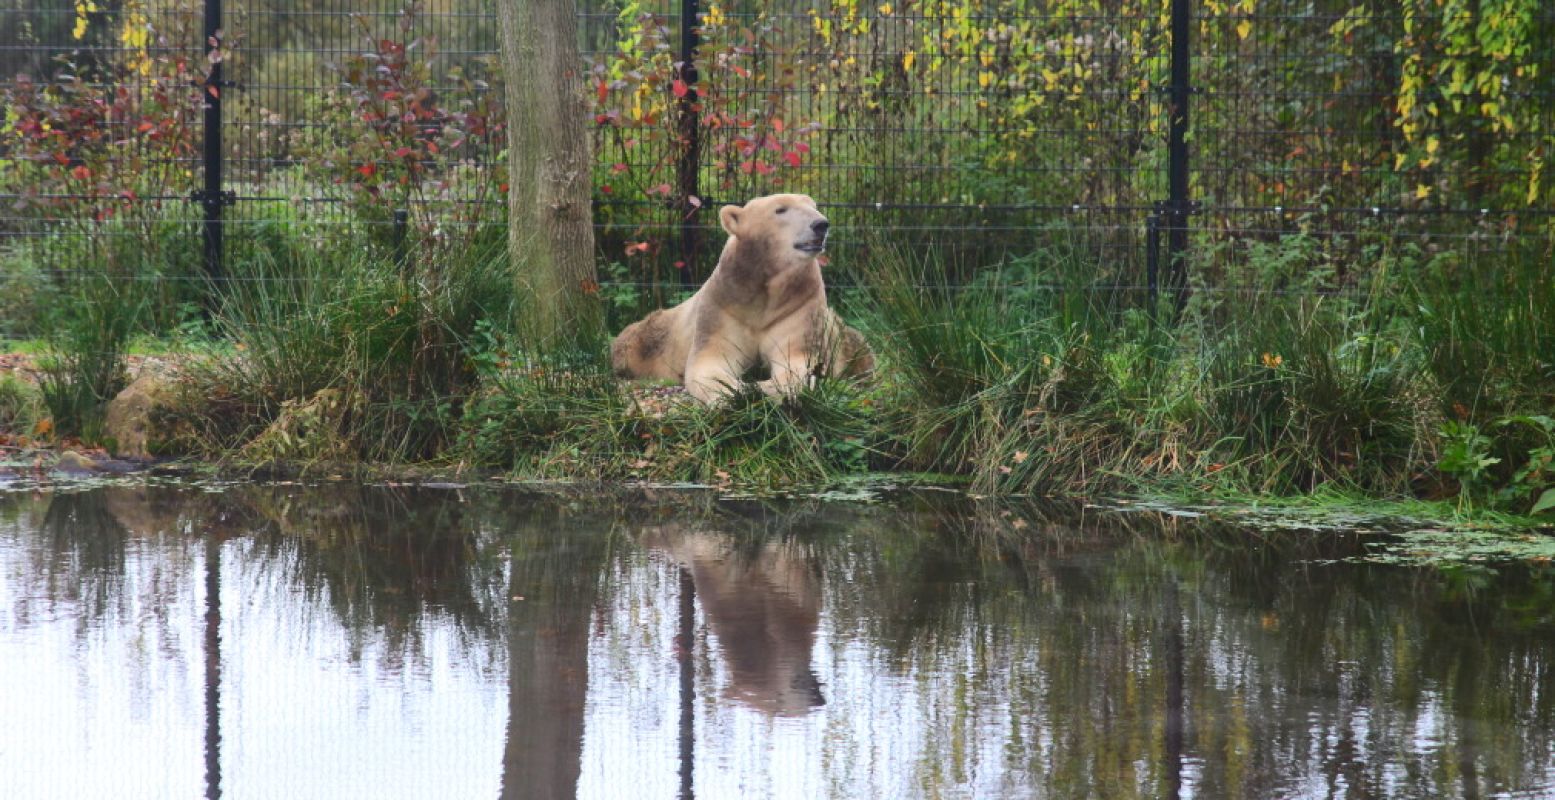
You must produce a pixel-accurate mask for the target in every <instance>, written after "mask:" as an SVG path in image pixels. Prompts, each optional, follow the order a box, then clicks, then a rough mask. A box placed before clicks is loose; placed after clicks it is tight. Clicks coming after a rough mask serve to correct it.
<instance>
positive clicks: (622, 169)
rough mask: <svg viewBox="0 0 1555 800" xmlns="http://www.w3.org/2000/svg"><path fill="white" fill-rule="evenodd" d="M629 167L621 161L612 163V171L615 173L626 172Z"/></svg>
mask: <svg viewBox="0 0 1555 800" xmlns="http://www.w3.org/2000/svg"><path fill="white" fill-rule="evenodd" d="M627 169H628V168H627V166H626V165H625V164H622V163H621V162H619V161H617V162H616V163H614V164H611V165H610V171H611V172H615V173H621V172H625V171H626V170H627Z"/></svg>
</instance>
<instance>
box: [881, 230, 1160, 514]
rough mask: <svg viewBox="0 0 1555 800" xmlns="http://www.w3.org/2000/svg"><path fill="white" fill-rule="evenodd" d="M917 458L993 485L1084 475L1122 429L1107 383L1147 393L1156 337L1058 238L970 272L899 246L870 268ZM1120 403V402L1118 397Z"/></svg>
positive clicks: (889, 372)
mask: <svg viewBox="0 0 1555 800" xmlns="http://www.w3.org/2000/svg"><path fill="white" fill-rule="evenodd" d="M862 272H863V274H864V278H865V283H866V285H867V287H868V291H869V300H868V302H867V304H866V306H867V312H866V313H867V317H868V322H867V325H868V326H869V327H871V328H873V329H874V330H876V331H878V332H879V333H880V335H879V336H877V337H876V338H877V341H880V342H882V343H883V344H884V345H885V346H884V352H883V353H882V354H881V362H882V365H883V366H882V370H881V371H882V374H883V375H885V376H887V377H886V380H887V383H888V386H890V387H892V388H889V389H888V390H887V391H888V392H889V398H890V399H889V400H888V403H889V405H890V407H892V408H895V409H898V410H899V414H900V415H901V417H902V418H901V419H900V424H901V425H902V426H903V428H904V430H905V434H904V438H905V440H906V448H905V449H906V454H905V456H906V457H905V462H906V463H907V464H909V465H911V466H913V467H914V468H917V469H925V470H931V471H936V472H948V473H955V474H968V475H971V476H972V477H973V479H974V486H976V487H977V488H978V489H979V490H986V491H1009V490H1012V488H1013V489H1015V490H1042V489H1053V488H1056V487H1060V486H1073V485H1075V484H1077V483H1084V482H1086V480H1087V476H1088V475H1090V474H1091V472H1092V471H1093V470H1094V469H1096V468H1097V467H1099V466H1101V462H1102V461H1103V460H1104V458H1103V455H1102V452H1103V451H1110V450H1112V449H1113V448H1115V447H1116V446H1117V445H1118V444H1119V443H1120V442H1121V441H1122V440H1121V438H1120V437H1119V436H1117V435H1116V434H1117V431H1116V430H1115V427H1116V426H1115V425H1114V421H1103V420H1102V419H1101V418H1100V416H1099V415H1098V414H1097V413H1096V412H1097V411H1099V410H1100V409H1101V408H1103V407H1105V406H1107V405H1108V404H1107V403H1106V402H1105V401H1106V393H1107V387H1108V386H1109V385H1112V384H1114V383H1115V384H1116V385H1117V386H1118V387H1119V388H1120V390H1121V391H1124V392H1136V391H1139V390H1140V389H1139V386H1138V384H1139V382H1140V381H1149V380H1151V378H1150V373H1151V372H1152V371H1153V367H1152V366H1151V363H1150V357H1149V355H1150V354H1149V352H1148V344H1149V338H1148V336H1142V337H1140V338H1139V339H1138V340H1136V341H1132V342H1130V343H1129V344H1128V346H1127V347H1122V348H1117V349H1114V348H1113V347H1112V346H1113V343H1114V340H1115V339H1116V335H1115V334H1116V331H1117V329H1118V328H1119V326H1122V325H1125V324H1127V323H1128V319H1134V321H1135V322H1137V319H1138V318H1139V315H1138V314H1135V315H1133V317H1132V318H1129V317H1128V315H1126V314H1125V313H1124V312H1123V311H1122V310H1121V305H1120V304H1119V302H1118V297H1117V292H1116V291H1115V290H1113V289H1112V288H1111V287H1110V286H1109V285H1108V283H1107V281H1106V280H1105V279H1100V280H1099V278H1101V276H1102V273H1100V272H1098V271H1097V270H1095V269H1094V265H1087V264H1085V263H1084V262H1083V260H1082V257H1081V256H1080V255H1079V254H1078V253H1077V252H1076V251H1075V250H1074V249H1072V248H1069V247H1065V246H1063V243H1062V242H1061V241H1060V242H1058V243H1057V244H1055V245H1053V246H1051V247H1049V248H1047V249H1044V250H1041V251H1038V252H1036V253H1033V254H1030V255H1028V256H1027V257H1025V258H1023V259H1020V260H1018V261H1016V262H1014V263H1010V264H1006V265H1003V267H1001V268H997V269H990V270H985V271H983V272H981V273H979V274H977V275H975V276H973V277H971V278H970V279H967V280H961V279H958V278H957V277H955V272H956V270H953V269H948V268H946V266H945V265H944V264H942V263H940V262H938V261H937V260H935V259H934V258H932V257H918V256H914V255H912V254H908V253H905V252H903V251H901V250H899V249H894V248H890V247H885V248H880V249H879V250H878V251H877V256H876V257H875V258H874V259H873V260H872V261H871V262H869V263H868V264H867V265H866V266H864V267H863V268H862ZM1114 405H1115V404H1114Z"/></svg>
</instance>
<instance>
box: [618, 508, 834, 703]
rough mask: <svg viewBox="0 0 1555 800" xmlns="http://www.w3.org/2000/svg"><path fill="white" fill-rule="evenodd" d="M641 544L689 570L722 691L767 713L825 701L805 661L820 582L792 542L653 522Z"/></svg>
mask: <svg viewBox="0 0 1555 800" xmlns="http://www.w3.org/2000/svg"><path fill="white" fill-rule="evenodd" d="M641 541H642V543H643V544H644V545H645V546H647V547H649V548H651V549H654V550H658V551H660V552H662V553H664V554H666V555H667V556H669V558H670V559H671V560H672V561H674V563H676V564H677V565H679V566H680V567H681V568H682V569H685V570H686V571H688V572H689V573H690V574H691V580H692V583H693V585H694V586H695V587H696V596H697V599H698V600H699V601H700V603H701V606H702V613H703V614H704V615H705V616H706V619H707V621H708V624H709V626H710V627H711V628H712V632H713V636H714V637H716V638H717V640H718V649H719V652H720V653H721V654H722V656H723V659H724V662H725V664H727V666H728V669H729V686H728V688H727V689H726V690H725V696H726V697H728V698H729V699H731V700H734V701H736V702H739V703H741V704H743V705H746V706H748V707H750V708H753V709H755V710H757V711H760V712H762V713H765V714H769V715H773V716H784V717H795V716H802V715H804V714H807V713H809V712H810V711H812V710H814V709H816V708H818V707H820V706H822V705H825V704H826V698H825V696H824V695H823V694H822V693H821V684H820V681H819V680H817V679H816V677H815V672H814V671H813V670H812V669H811V666H810V651H811V648H812V647H813V646H814V645H815V631H816V626H817V624H818V623H819V621H820V609H821V585H820V581H819V580H818V579H817V576H816V575H815V573H814V570H813V569H812V567H811V564H810V563H809V561H808V559H807V558H806V556H805V554H804V552H803V550H802V549H801V547H800V546H799V545H798V544H795V543H792V542H767V543H764V544H761V545H760V546H758V547H755V548H754V549H753V548H751V547H737V546H736V543H735V540H734V539H733V538H732V537H729V536H720V535H717V534H712V533H701V532H691V531H686V530H684V529H678V530H677V529H670V528H655V529H652V530H650V531H646V532H645V533H644V535H643V538H642V540H641Z"/></svg>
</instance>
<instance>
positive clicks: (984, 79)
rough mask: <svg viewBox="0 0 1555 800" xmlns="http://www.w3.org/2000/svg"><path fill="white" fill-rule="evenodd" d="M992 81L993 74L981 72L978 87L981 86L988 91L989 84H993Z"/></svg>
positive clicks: (978, 75)
mask: <svg viewBox="0 0 1555 800" xmlns="http://www.w3.org/2000/svg"><path fill="white" fill-rule="evenodd" d="M992 81H993V74H992V73H989V72H979V73H977V85H978V86H981V87H982V88H984V89H987V88H988V84H989V83H991V82H992Z"/></svg>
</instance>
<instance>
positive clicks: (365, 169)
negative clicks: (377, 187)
mask: <svg viewBox="0 0 1555 800" xmlns="http://www.w3.org/2000/svg"><path fill="white" fill-rule="evenodd" d="M356 171H357V172H360V173H362V177H364V178H371V177H372V176H373V175H374V174H375V173H377V172H378V167H377V166H375V165H373V164H363V165H362V166H360V167H357V168H356Z"/></svg>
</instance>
